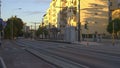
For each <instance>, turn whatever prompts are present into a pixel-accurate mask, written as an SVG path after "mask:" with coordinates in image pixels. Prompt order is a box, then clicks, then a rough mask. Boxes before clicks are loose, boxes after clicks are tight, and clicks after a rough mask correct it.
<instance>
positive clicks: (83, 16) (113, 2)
mask: <svg viewBox="0 0 120 68" xmlns="http://www.w3.org/2000/svg"><path fill="white" fill-rule="evenodd" d="M79 1H80V22H81V29H82V33H83V34H86V33H88V31H87V30H86V29H85V28H84V25H85V24H86V23H87V27H88V29H89V34H93V33H95V32H98V33H99V34H103V33H104V34H108V33H107V31H106V28H107V25H108V23H109V21H110V19H111V16H112V15H111V12H112V11H113V10H115V9H117V8H118V0H52V2H51V3H50V7H49V9H48V10H47V13H46V17H44V18H45V19H44V20H45V22H46V23H47V24H51V25H54V26H56V27H58V28H64V27H70V26H75V27H77V22H78V15H79V14H78V8H79V7H78V3H79Z"/></svg>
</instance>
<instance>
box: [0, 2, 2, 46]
mask: <svg viewBox="0 0 120 68" xmlns="http://www.w3.org/2000/svg"><path fill="white" fill-rule="evenodd" d="M0 18H1V0H0ZM1 33H2V31H0V45H1V39H2V36H1Z"/></svg>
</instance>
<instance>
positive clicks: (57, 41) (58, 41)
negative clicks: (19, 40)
mask: <svg viewBox="0 0 120 68" xmlns="http://www.w3.org/2000/svg"><path fill="white" fill-rule="evenodd" d="M36 40H38V41H46V42H56V43H66V44H71V42H65V41H60V40H49V39H48V40H43V39H42V40H41V39H36Z"/></svg>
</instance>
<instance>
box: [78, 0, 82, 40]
mask: <svg viewBox="0 0 120 68" xmlns="http://www.w3.org/2000/svg"><path fill="white" fill-rule="evenodd" d="M78 2H79V3H78V41H79V42H81V34H82V33H81V23H80V0H78Z"/></svg>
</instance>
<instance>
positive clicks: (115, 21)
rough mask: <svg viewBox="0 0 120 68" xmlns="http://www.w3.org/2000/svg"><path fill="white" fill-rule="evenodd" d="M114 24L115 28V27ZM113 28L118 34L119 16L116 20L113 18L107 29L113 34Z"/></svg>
mask: <svg viewBox="0 0 120 68" xmlns="http://www.w3.org/2000/svg"><path fill="white" fill-rule="evenodd" d="M113 25H114V28H113ZM113 29H114V33H115V34H116V33H117V32H119V31H120V19H119V18H115V19H114V20H112V21H111V22H110V23H109V24H108V26H107V31H108V32H109V33H110V34H112V33H113Z"/></svg>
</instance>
